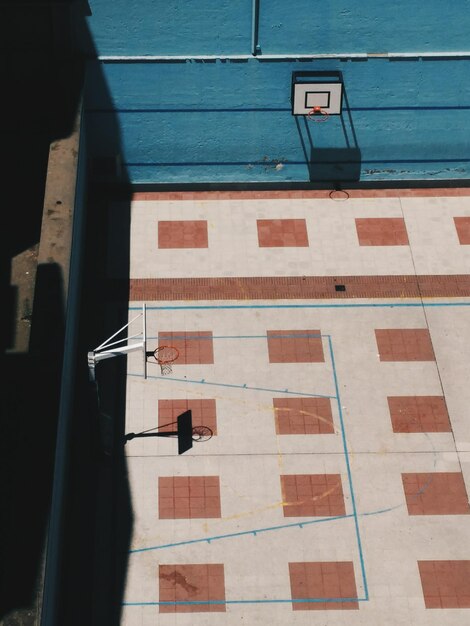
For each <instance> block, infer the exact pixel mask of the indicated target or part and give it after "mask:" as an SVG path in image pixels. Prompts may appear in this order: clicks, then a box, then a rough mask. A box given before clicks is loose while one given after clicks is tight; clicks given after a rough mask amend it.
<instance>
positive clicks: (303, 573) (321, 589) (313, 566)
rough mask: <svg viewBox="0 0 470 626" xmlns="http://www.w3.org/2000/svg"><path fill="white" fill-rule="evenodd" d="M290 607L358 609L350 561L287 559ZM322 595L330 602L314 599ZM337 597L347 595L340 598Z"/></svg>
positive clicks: (305, 608) (301, 609) (336, 609)
mask: <svg viewBox="0 0 470 626" xmlns="http://www.w3.org/2000/svg"><path fill="white" fill-rule="evenodd" d="M289 574H290V584H291V593H292V598H293V599H295V600H302V599H312V600H313V601H312V602H293V603H292V608H293V610H294V611H327V610H330V611H338V610H347V609H358V608H359V603H358V602H357V601H356V600H354V599H355V598H357V591H356V580H355V578H354V565H353V563H352V562H351V561H338V562H317V563H316V562H313V563H289ZM319 598H325V599H328V600H330V602H318V601H317V600H318V599H319ZM341 598H347V599H348V600H345V601H344V602H343V601H341Z"/></svg>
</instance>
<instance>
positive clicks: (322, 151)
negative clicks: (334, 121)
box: [309, 148, 361, 182]
mask: <svg viewBox="0 0 470 626" xmlns="http://www.w3.org/2000/svg"><path fill="white" fill-rule="evenodd" d="M309 175H310V182H324V181H333V182H344V181H348V182H353V181H358V180H359V179H360V175H361V151H360V150H359V148H312V150H311V153H310V161H309Z"/></svg>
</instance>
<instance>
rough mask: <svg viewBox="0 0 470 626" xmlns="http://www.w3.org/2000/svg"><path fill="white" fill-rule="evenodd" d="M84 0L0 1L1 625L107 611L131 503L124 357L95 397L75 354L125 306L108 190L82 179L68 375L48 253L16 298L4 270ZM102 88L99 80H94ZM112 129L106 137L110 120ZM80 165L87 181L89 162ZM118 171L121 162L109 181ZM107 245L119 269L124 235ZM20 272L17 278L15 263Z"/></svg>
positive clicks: (111, 608)
mask: <svg viewBox="0 0 470 626" xmlns="http://www.w3.org/2000/svg"><path fill="white" fill-rule="evenodd" d="M89 11H90V8H89V6H88V3H87V2H85V1H82V0H75V1H74V0H70V1H69V0H62V1H61V0H55V1H51V2H38V3H34V2H31V1H28V2H26V1H25V2H22V1H21V0H15V2H7V3H2V18H1V21H0V32H1V35H2V37H1V44H0V45H1V46H2V67H1V76H2V88H3V89H2V92H3V96H2V98H1V99H0V138H1V141H2V151H3V154H4V165H3V170H2V180H3V185H2V200H3V202H2V206H3V208H4V224H8V226H4V227H3V228H2V229H1V234H0V298H1V302H2V307H1V308H0V311H1V318H0V342H1V351H0V359H1V365H2V384H1V391H0V410H1V418H0V420H1V434H2V436H1V438H0V439H1V444H0V445H1V448H0V454H1V459H2V472H0V498H1V507H0V508H1V513H0V522H1V525H0V623H1V624H2V626H13V625H14V626H18V625H21V626H26V625H28V626H29V625H33V624H34V625H36V624H39V623H41V613H42V605H43V602H44V601H45V600H47V601H48V602H47V603H48V607H49V609H50V610H48V612H47V618H46V617H44V613H43V621H42V624H43V625H44V626H45V625H46V624H47V626H56V625H57V626H75V625H77V626H78V625H80V626H84V625H87V626H88V625H90V626H95V625H100V626H101V625H102V626H107V625H110V626H111V625H115V624H116V625H117V624H119V622H120V612H121V603H122V594H123V586H124V580H125V571H126V567H127V554H128V549H129V537H130V533H131V528H132V511H131V505H130V498H129V490H128V486H127V470H126V465H125V458H124V455H123V447H122V446H114V447H113V445H112V442H113V440H115V439H116V434H117V436H118V437H119V435H120V433H121V431H122V432H123V418H124V407H125V359H123V360H122V362H119V363H117V362H116V363H113V364H110V365H109V366H108V367H106V368H103V371H102V372H101V376H102V377H103V380H102V381H101V382H100V396H101V398H100V400H101V402H100V403H98V398H97V394H96V389H95V388H94V387H93V386H90V383H89V380H88V371H87V363H86V353H87V350H89V349H90V348H91V347H93V346H94V345H97V344H95V340H97V341H98V343H99V342H101V341H102V339H103V338H104V335H106V333H107V332H108V331H109V330H111V332H114V330H115V327H114V323H115V322H117V323H120V321H118V320H120V319H122V318H124V317H126V316H127V304H128V286H127V277H128V271H127V272H124V275H125V279H124V280H120V281H117V282H116V284H114V285H113V288H112V289H109V284H108V282H107V280H108V279H107V277H106V276H105V271H104V268H105V265H106V251H105V250H103V240H102V239H100V238H101V237H103V236H106V228H107V215H106V207H107V205H108V204H109V194H108V192H107V191H106V192H105V194H104V196H103V195H101V196H100V201H99V202H98V203H96V202H94V200H93V198H96V194H95V191H96V189H95V188H94V187H93V185H91V186H90V188H89V189H88V190H87V200H86V202H85V206H86V210H87V226H86V229H87V234H86V241H85V243H84V246H83V250H82V252H83V259H82V265H83V267H82V275H81V280H80V285H78V287H79V291H80V292H81V303H80V310H73V311H70V309H69V311H68V315H72V316H74V315H75V316H79V326H78V333H77V337H76V339H77V341H78V344H77V345H78V349H77V351H76V354H75V355H74V367H75V369H74V373H73V375H72V376H70V375H69V373H68V372H67V371H65V372H63V371H62V365H63V359H64V337H65V332H66V307H67V303H66V302H65V301H64V293H65V286H66V281H67V276H64V274H63V268H62V267H60V266H58V265H57V264H56V263H54V262H52V261H51V262H45V263H43V264H41V265H40V266H39V268H38V270H37V274H36V282H35V284H34V283H33V282H32V283H31V285H30V287H31V292H32V293H33V287H34V295H33V296H32V297H31V298H30V299H29V300H28V299H25V298H23V297H22V296H21V294H22V289H23V285H21V284H20V285H17V284H16V283H15V281H14V280H13V279H12V272H13V271H14V269H15V267H16V265H15V264H17V262H18V259H20V261H21V260H22V259H23V257H25V258H27V259H29V262H33V261H34V259H35V258H37V251H38V245H39V241H40V237H41V222H42V210H43V203H44V194H45V181H46V173H47V167H48V156H49V148H50V145H51V143H52V142H54V141H59V140H60V139H61V138H65V137H68V136H69V135H70V134H71V132H72V130H73V126H74V121H75V119H76V114H77V110H78V107H79V103H80V100H81V97H82V92H83V85H84V75H85V66H86V63H85V55H84V52H85V50H86V53H87V54H88V55H91V56H93V55H94V47H93V42H92V41H91V38H90V37H89V34H88V31H87V25H86V23H85V16H86V15H87V14H89ZM102 88H103V91H104V92H106V85H105V84H104V81H103V85H102ZM110 101H111V99H110V98H109V102H110ZM85 122H86V120H85ZM112 133H113V134H114V137H113V138H112V142H113V143H114V144H115V145H118V144H119V132H118V129H117V124H115V125H114V128H113V130H112ZM90 176H91V180H93V172H92V171H91V172H90ZM125 179H126V177H125V173H123V172H121V179H120V183H121V184H125ZM99 194H101V191H100V192H99V193H98V195H99ZM101 200H104V202H101ZM123 206H125V205H123ZM122 218H123V228H124V229H125V228H126V227H127V228H128V211H127V222H126V210H125V209H124V212H123V215H122ZM119 254H120V258H121V263H122V265H123V267H125V266H126V265H127V270H128V250H126V248H125V246H124V247H121V248H120V250H119ZM25 267H26V266H25ZM20 273H21V272H20ZM22 276H24V280H25V282H27V280H28V279H27V278H26V276H27V273H26V271H25V272H22ZM75 286H77V285H75ZM69 287H70V285H69ZM108 298H110V300H109V299H108ZM19 309H21V310H19ZM110 310H111V311H112V314H111V315H110V314H109V311H110ZM113 317H114V319H112V318H113ZM18 319H19V320H20V323H19V322H18ZM21 324H24V325H25V327H28V333H29V327H30V329H31V336H30V341H29V345H27V347H26V349H25V350H16V349H15V345H16V343H17V339H18V332H19V330H18V328H20V332H21V328H22V326H21ZM67 377H69V379H68V380H67ZM64 379H65V380H66V381H67V382H68V383H70V388H71V395H70V398H69V403H70V406H71V409H70V411H69V412H68V413H67V415H65V416H64V415H61V418H60V419H61V420H62V423H61V422H59V415H60V407H59V405H60V388H61V383H62V382H63V380H64ZM64 420H65V421H66V422H67V429H66V430H67V431H68V432H67V437H66V439H65V440H64V439H61V437H62V435H61V433H62V432H63V430H64V423H63V421H64ZM57 433H59V437H57ZM56 444H57V448H56ZM54 472H55V476H54ZM58 474H60V475H61V476H62V478H63V479H64V481H65V498H64V499H63V500H62V501H61V502H57V501H55V500H54V496H53V493H54V490H53V485H54V481H55V480H57V475H58ZM51 505H52V508H51ZM54 515H59V516H60V519H61V524H60V529H61V532H60V534H59V535H58V536H51V535H49V536H48V528H49V524H50V523H51V516H54ZM116 521H117V522H118V523H116ZM46 549H47V552H48V553H49V552H50V551H51V550H52V551H53V552H54V554H55V557H57V560H56V563H57V568H56V569H55V570H52V571H51V569H50V568H49V567H48V564H47V562H46V567H45V568H44V555H45V553H46ZM44 571H45V572H46V574H45V578H44ZM45 579H46V583H47V584H46V586H45V587H44V580H45ZM44 589H46V595H47V598H45V597H44V594H43V591H44Z"/></svg>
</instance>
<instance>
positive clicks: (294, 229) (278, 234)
mask: <svg viewBox="0 0 470 626" xmlns="http://www.w3.org/2000/svg"><path fill="white" fill-rule="evenodd" d="M257 226H258V242H259V246H260V248H282V247H297V248H300V247H307V246H308V235H307V225H306V223H305V220H304V219H281V220H257Z"/></svg>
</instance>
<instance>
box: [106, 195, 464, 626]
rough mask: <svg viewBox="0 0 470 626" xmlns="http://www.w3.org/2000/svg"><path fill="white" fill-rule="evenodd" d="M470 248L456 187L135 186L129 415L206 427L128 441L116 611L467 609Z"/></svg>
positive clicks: (394, 622) (261, 614) (427, 618)
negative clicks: (144, 347) (129, 520)
mask: <svg viewBox="0 0 470 626" xmlns="http://www.w3.org/2000/svg"><path fill="white" fill-rule="evenodd" d="M111 208H113V207H111ZM114 209H115V205H114ZM114 209H113V210H114ZM110 229H111V236H112V223H111V222H110ZM469 267H470V193H469V192H468V190H422V191H419V190H414V191H412V190H401V191H394V192H393V191H388V192H387V191H381V192H380V191H377V192H366V191H364V192H360V191H356V192H351V193H350V197H349V198H346V197H345V194H340V195H338V196H337V197H336V198H335V199H331V198H329V197H328V193H326V192H252V193H250V192H242V193H236V192H225V193H222V192H219V193H210V192H208V193H179V194H176V193H175V194H169V193H148V194H144V193H140V194H134V196H133V200H132V203H131V227H130V279H131V280H130V301H129V319H134V318H135V317H136V316H138V315H139V314H140V312H141V310H142V308H141V307H142V304H143V303H145V304H146V308H147V335H148V348H149V349H150V350H152V349H154V348H155V347H156V346H157V345H162V344H163V345H168V344H170V345H174V346H176V347H177V348H178V350H179V357H178V359H177V360H176V362H175V363H174V364H173V367H172V372H171V373H170V374H167V375H162V373H161V371H160V367H159V366H158V364H157V363H155V362H152V359H151V358H149V359H148V363H147V373H148V376H147V379H144V376H143V374H144V366H143V359H142V355H141V354H140V353H137V352H134V353H132V354H130V355H129V356H128V359H127V364H128V365H127V374H128V375H127V391H126V407H127V408H126V431H127V432H135V433H137V432H142V431H145V430H148V429H152V428H155V427H158V426H159V427H166V428H167V429H168V428H170V429H171V428H172V427H171V426H170V427H168V426H166V425H167V424H169V423H171V422H173V421H174V420H175V419H176V416H177V415H178V414H179V413H181V412H182V411H184V410H186V409H188V408H190V409H191V410H192V412H193V420H194V423H195V424H196V425H206V426H208V427H210V428H211V430H212V431H213V436H212V438H211V439H209V440H208V441H205V442H195V443H194V445H193V448H192V449H191V450H190V451H188V452H186V453H185V454H183V455H180V456H178V454H177V443H176V440H175V439H173V438H142V439H133V440H132V441H129V442H128V443H127V444H126V449H125V451H126V457H127V464H128V472H129V484H130V492H131V501H132V508H133V514H134V525H133V535H132V539H131V546H130V550H131V552H130V555H129V565H128V572H127V580H126V588H125V597H124V599H123V602H124V606H123V612H122V624H123V625H126V626H150V625H154V624H159V625H160V624H162V625H166V624H168V625H170V624H171V625H178V626H179V625H189V624H191V625H196V626H197V625H203V624H204V625H206V624H217V625H220V624H227V625H230V626H232V625H235V624H247V625H249V626H251V625H254V624H260V625H264V624H272V625H273V626H274V625H278V624H279V625H281V624H282V625H285V624H295V625H304V624H322V625H326V624H335V625H340V624H348V625H351V624H357V625H358V626H359V625H361V626H366V625H367V626H369V625H370V626H372V625H373V626H376V625H377V624H380V625H381V626H398V625H405V624H406V625H408V624H410V623H412V624H414V625H415V626H430V625H436V626H437V625H439V626H441V625H442V624H446V626H464V625H467V624H468V623H469V620H470V515H469V513H470V507H469V502H468V493H469V489H470V419H469V415H468V406H469V405H470V386H469V385H468V377H469V369H470V357H469V356H468V350H467V346H468V345H469V343H470V323H469V322H470V289H469V282H468V276H467V274H468V268H469ZM117 272H118V271H117V268H115V267H112V266H110V267H109V276H110V277H111V278H117V277H118V273H117ZM309 290H310V291H309ZM312 294H313V297H312ZM315 294H316V295H315ZM354 294H356V295H354ZM133 324H134V328H133V330H135V324H137V326H139V324H140V321H139V319H138V320H137V321H136V322H133ZM136 332H139V328H137V331H136ZM164 429H165V428H163V430H164ZM213 613H216V615H213Z"/></svg>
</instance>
